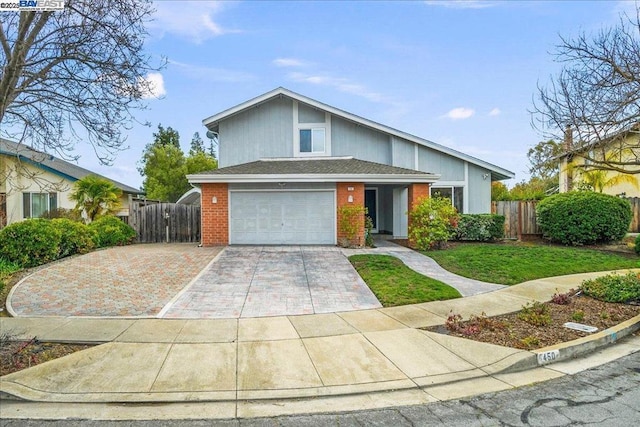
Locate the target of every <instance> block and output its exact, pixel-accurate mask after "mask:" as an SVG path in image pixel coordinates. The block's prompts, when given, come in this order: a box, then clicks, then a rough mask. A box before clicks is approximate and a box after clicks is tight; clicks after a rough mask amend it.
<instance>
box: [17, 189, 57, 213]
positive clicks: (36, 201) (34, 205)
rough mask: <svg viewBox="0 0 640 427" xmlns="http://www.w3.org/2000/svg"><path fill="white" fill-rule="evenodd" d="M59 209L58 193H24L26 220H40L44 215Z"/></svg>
mask: <svg viewBox="0 0 640 427" xmlns="http://www.w3.org/2000/svg"><path fill="white" fill-rule="evenodd" d="M57 208H58V194H57V193H22V212H23V217H24V218H40V217H41V216H42V214H43V213H45V212H47V211H50V210H53V209H57Z"/></svg>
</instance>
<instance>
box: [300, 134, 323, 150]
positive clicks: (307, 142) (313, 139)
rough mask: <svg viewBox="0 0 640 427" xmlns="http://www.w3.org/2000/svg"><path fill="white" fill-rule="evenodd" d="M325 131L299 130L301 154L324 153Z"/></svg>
mask: <svg viewBox="0 0 640 427" xmlns="http://www.w3.org/2000/svg"><path fill="white" fill-rule="evenodd" d="M324 151H325V130H324V128H316V129H300V152H301V153H324Z"/></svg>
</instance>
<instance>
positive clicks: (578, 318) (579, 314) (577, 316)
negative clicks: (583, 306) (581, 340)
mask: <svg viewBox="0 0 640 427" xmlns="http://www.w3.org/2000/svg"><path fill="white" fill-rule="evenodd" d="M571 320H573V321H574V322H582V321H583V320H584V311H582V310H576V311H574V312H573V313H571Z"/></svg>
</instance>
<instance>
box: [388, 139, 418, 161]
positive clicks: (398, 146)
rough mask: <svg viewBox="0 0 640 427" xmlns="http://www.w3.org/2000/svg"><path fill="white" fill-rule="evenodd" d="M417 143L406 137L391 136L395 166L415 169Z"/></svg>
mask: <svg viewBox="0 0 640 427" xmlns="http://www.w3.org/2000/svg"><path fill="white" fill-rule="evenodd" d="M415 147H416V144H415V143H413V142H409V141H407V140H405V139H401V138H396V137H391V150H392V151H391V153H392V157H393V166H398V167H400V168H407V169H414V168H415V167H416V149H415Z"/></svg>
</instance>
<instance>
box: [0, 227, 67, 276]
mask: <svg viewBox="0 0 640 427" xmlns="http://www.w3.org/2000/svg"><path fill="white" fill-rule="evenodd" d="M61 239H62V232H61V231H60V230H59V229H58V228H57V227H55V226H53V225H52V224H51V221H49V220H46V219H41V218H36V219H27V220H24V221H20V222H16V223H13V224H10V225H8V226H6V227H5V228H3V229H2V230H0V258H4V259H6V260H7V261H9V262H12V263H16V264H18V265H19V266H20V267H23V268H28V267H36V266H38V265H42V264H46V263H48V262H51V261H54V260H56V259H58V254H59V248H60V241H61Z"/></svg>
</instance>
